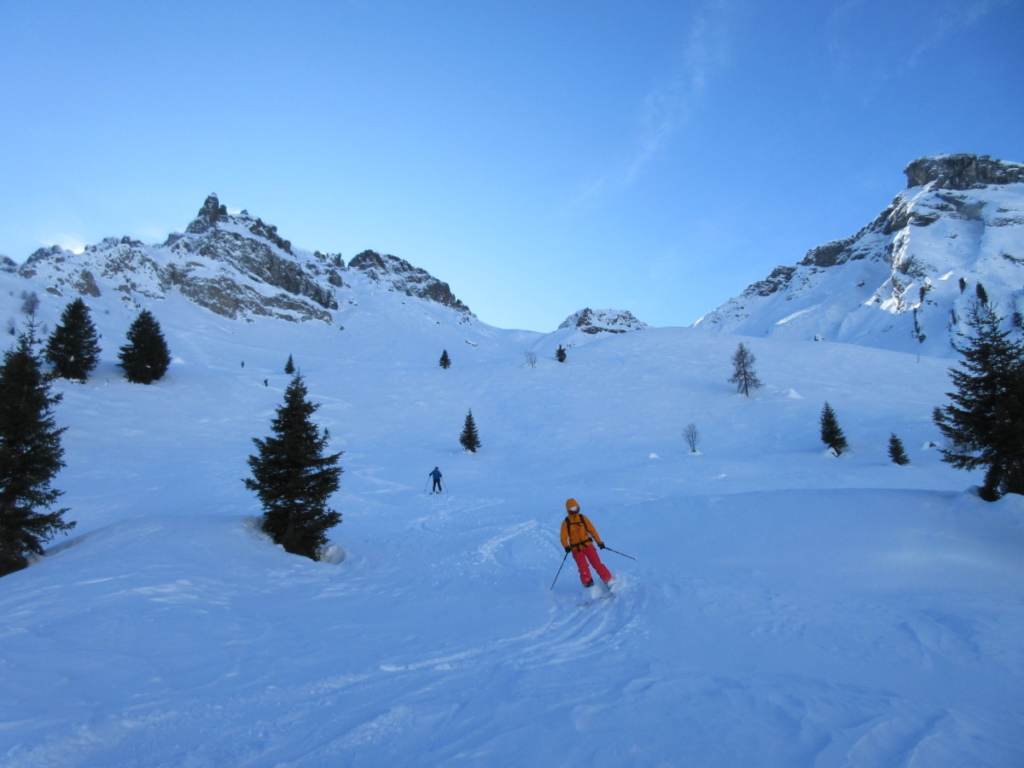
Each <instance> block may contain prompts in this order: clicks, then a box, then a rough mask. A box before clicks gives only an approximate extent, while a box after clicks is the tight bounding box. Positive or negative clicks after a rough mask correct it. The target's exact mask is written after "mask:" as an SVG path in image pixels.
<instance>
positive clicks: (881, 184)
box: [0, 0, 1024, 331]
mask: <svg viewBox="0 0 1024 768" xmlns="http://www.w3.org/2000/svg"><path fill="white" fill-rule="evenodd" d="M3 19H4V22H3V25H2V26H0V100H2V101H0V103H2V104H3V106H4V108H3V116H2V117H0V254H5V255H7V256H10V257H11V258H13V259H14V260H15V261H17V262H21V261H23V260H24V259H25V258H27V257H28V255H29V254H30V253H31V252H32V251H34V250H35V249H36V248H37V247H39V246H40V245H44V244H46V245H48V244H52V243H58V244H61V245H64V246H66V247H80V246H81V245H84V244H90V243H95V242H97V241H99V240H100V239H102V238H103V237H106V236H122V235H130V236H133V237H137V238H140V239H142V240H143V241H146V242H162V241H163V239H164V238H165V237H166V235H167V234H168V233H170V232H173V231H181V230H183V229H184V228H185V226H186V225H187V224H188V222H189V221H190V220H191V219H192V218H193V217H194V216H195V214H196V212H197V211H198V209H199V207H200V206H201V204H202V202H203V200H204V198H205V197H206V195H208V194H209V193H211V192H215V193H217V194H218V196H219V197H220V200H221V202H222V203H224V204H225V205H227V206H228V208H229V209H232V210H239V209H242V208H244V209H247V210H248V211H249V212H250V213H251V214H253V215H254V216H260V217H262V218H263V219H264V220H266V221H268V222H270V223H273V224H275V225H277V227H278V230H279V232H280V233H281V235H282V236H284V237H286V238H288V239H290V240H291V241H292V243H293V244H294V245H296V246H298V247H302V248H307V249H310V250H321V251H325V252H331V253H338V252H340V253H342V254H343V255H344V256H345V257H346V258H351V257H352V256H354V255H355V254H357V253H358V252H360V251H362V250H364V249H367V248H372V249H374V250H377V251H381V252H386V253H392V254H394V255H396V256H400V257H402V258H404V259H406V260H408V261H409V262H411V263H412V264H414V265H416V266H419V267H422V268H424V269H426V270H428V271H429V272H431V273H432V274H433V275H435V276H436V277H438V278H440V279H442V280H445V281H446V282H448V283H449V284H450V285H451V287H452V290H453V291H454V292H455V294H456V295H457V296H458V297H459V298H460V299H462V300H463V301H464V302H466V303H467V304H468V305H469V306H470V308H471V309H473V310H474V312H476V314H477V315H478V316H479V317H480V319H481V320H483V321H484V322H487V323H490V324H492V325H497V326H499V327H503V328H525V329H530V330H538V331H549V330H553V329H554V328H555V327H556V326H557V325H558V324H559V323H560V322H561V321H562V320H564V319H565V318H566V317H567V316H568V315H569V314H571V313H572V312H574V311H576V310H578V309H581V308H583V307H585V306H589V307H592V308H595V309H605V308H614V309H628V310H631V311H632V312H633V313H634V314H635V315H637V316H638V317H639V318H640V319H641V320H644V321H646V322H648V323H651V324H653V325H657V326H674V325H688V324H690V323H692V322H693V321H694V320H696V319H697V318H698V317H699V316H700V315H702V314H704V313H705V312H707V311H710V310H711V309H714V308H715V307H716V306H718V305H719V304H721V303H722V302H724V301H725V300H727V299H728V298H730V297H732V296H734V295H736V294H738V293H739V292H740V291H742V290H743V289H744V288H745V287H746V286H747V285H748V284H750V283H751V282H753V281H755V280H759V279H761V278H763V277H765V276H766V275H767V274H768V272H770V271H771V270H772V269H773V268H774V267H775V266H777V265H779V264H792V263H794V262H796V261H798V260H799V259H800V258H802V257H803V255H804V253H805V252H806V251H807V249H809V248H811V247H813V246H816V245H819V244H821V243H823V242H826V241H828V240H832V239H836V238H840V237H846V236H848V235H852V234H854V233H855V232H856V231H857V230H858V229H860V227H862V226H863V225H865V224H867V223H868V222H869V221H870V220H871V219H873V218H874V217H875V215H877V214H878V213H879V212H880V211H881V210H882V209H883V208H884V207H885V206H886V205H887V204H888V203H889V201H890V200H891V199H892V197H893V196H894V195H895V194H896V193H897V192H898V191H899V190H900V189H902V188H903V186H904V185H905V179H904V176H903V173H902V171H903V168H904V166H905V165H906V164H907V163H908V162H910V161H911V160H913V159H915V158H917V157H920V156H923V155H930V154H940V153H948V152H975V153H978V154H988V155H992V156H993V157H999V158H1002V159H1006V160H1014V161H1018V162H1024V45H1022V44H1021V39H1022V34H1024V0H977V1H975V0H927V1H920V2H919V1H918V0H908V1H907V2H901V1H900V0H848V1H844V2H833V3H829V2H818V1H817V0H813V1H812V0H807V1H806V2H795V1H786V0H782V1H781V2H777V3H761V2H756V1H755V0H718V1H712V0H703V1H695V2H688V1H687V0H675V1H674V2H661V1H660V0H652V1H648V2H638V1H637V0H634V1H633V2H625V1H619V2H611V1H606V0H588V2H575V1H574V2H559V1H558V0H547V1H546V2H541V1H540V0H536V1H533V0H520V1H519V2H511V1H503V0H497V1H495V2H483V1H482V0H480V1H478V2H470V1H468V0H461V1H455V0H451V1H449V2H435V1H432V0H419V1H418V2H412V1H411V0H409V1H401V0H393V1H392V0H379V1H373V0H350V1H349V2H344V1H343V0H334V1H333V2H304V1H303V0H291V1H290V2H287V3H285V2H261V1H260V0H247V2H233V0H221V1H220V2H209V1H208V0H206V1H204V2H193V0H180V1H178V2H161V1H160V0H151V1H150V2H146V3H138V2H134V0H133V1H132V2H124V1H122V0H112V1H108V2H103V3H98V2H85V1H84V0H81V1H79V2H71V1H69V0H67V1H57V2H51V1H50V0H33V1H32V2H28V1H26V0H6V2H4V3H3Z"/></svg>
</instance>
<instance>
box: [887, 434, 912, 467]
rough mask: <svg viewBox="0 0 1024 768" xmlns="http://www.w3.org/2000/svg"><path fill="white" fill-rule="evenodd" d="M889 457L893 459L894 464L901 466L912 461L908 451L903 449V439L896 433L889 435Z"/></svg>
mask: <svg viewBox="0 0 1024 768" xmlns="http://www.w3.org/2000/svg"><path fill="white" fill-rule="evenodd" d="M889 458H890V459H892V463H893V464H899V465H900V466H903V465H904V464H909V463H910V459H908V458H907V452H906V451H905V450H904V449H903V441H902V440H900V439H899V438H898V437H896V434H895V433H892V434H890V435H889Z"/></svg>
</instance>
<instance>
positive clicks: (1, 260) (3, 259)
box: [0, 256, 18, 272]
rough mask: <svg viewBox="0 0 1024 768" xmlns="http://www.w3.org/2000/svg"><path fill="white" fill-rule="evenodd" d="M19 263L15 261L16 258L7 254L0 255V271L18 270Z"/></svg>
mask: <svg viewBox="0 0 1024 768" xmlns="http://www.w3.org/2000/svg"><path fill="white" fill-rule="evenodd" d="M17 271H18V265H17V264H15V263H14V259H11V258H8V257H7V256H0V272H17Z"/></svg>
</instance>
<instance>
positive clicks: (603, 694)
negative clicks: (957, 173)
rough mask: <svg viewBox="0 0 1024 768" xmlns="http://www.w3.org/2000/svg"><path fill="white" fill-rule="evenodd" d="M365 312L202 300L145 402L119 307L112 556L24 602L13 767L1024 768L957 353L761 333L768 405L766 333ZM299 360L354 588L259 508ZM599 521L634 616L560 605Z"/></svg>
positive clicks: (9, 604)
mask: <svg viewBox="0 0 1024 768" xmlns="http://www.w3.org/2000/svg"><path fill="white" fill-rule="evenodd" d="M373 302H379V304H380V306H376V305H373ZM387 302H391V303H390V304H388V305H387V306H385V304H386V303H387ZM370 305H372V306H370ZM392 305H393V306H392ZM417 306H418V305H417ZM360 309H362V310H365V311H364V312H363V313H362V314H360V313H355V312H353V313H351V315H350V316H349V317H346V318H345V323H344V324H345V330H344V331H340V330H339V329H338V328H337V327H333V328H332V327H329V326H327V325H326V324H321V323H308V324H304V325H295V324H290V323H284V322H279V321H272V320H264V321H261V322H255V323H234V322H232V321H229V320H226V319H222V318H217V317H214V316H213V315H211V314H210V313H208V312H204V311H203V310H200V309H197V308H194V307H192V306H191V305H188V304H187V303H185V302H176V300H172V299H169V300H167V301H166V302H162V303H160V304H159V305H157V306H156V307H154V312H155V314H156V316H157V317H158V319H159V320H160V322H161V323H162V325H163V328H164V332H165V335H166V336H167V340H168V344H169V346H170V347H171V351H172V353H173V355H174V358H175V363H174V364H173V365H172V367H171V370H170V373H169V375H168V376H167V378H165V379H164V380H163V381H161V382H158V383H157V384H154V385H152V386H148V387H147V386H141V385H132V384H128V383H126V382H124V381H123V379H121V378H120V377H119V372H118V371H117V369H116V368H115V367H114V360H115V357H116V349H117V346H118V344H120V343H122V342H121V341H120V339H122V338H123V332H124V331H123V327H122V326H126V323H125V322H124V321H125V320H126V319H127V317H128V315H127V314H126V315H125V317H123V318H122V317H119V316H118V315H117V313H116V312H114V313H110V314H97V316H96V317H95V320H96V322H97V324H98V325H100V326H101V332H102V333H103V339H102V342H101V343H102V344H103V345H104V348H105V351H104V356H105V360H104V363H103V364H102V365H101V367H100V369H99V370H98V371H97V372H96V373H95V374H94V376H93V378H92V379H91V380H90V381H89V382H88V383H87V384H85V385H74V384H67V383H59V384H57V385H56V386H57V388H58V390H59V391H61V392H63V393H64V401H63V402H62V403H61V404H60V405H59V406H58V408H57V420H58V422H59V423H60V424H62V425H67V426H68V430H67V432H66V433H65V435H64V444H65V447H66V449H67V455H66V457H65V458H66V461H67V465H68V466H67V468H66V469H65V470H64V471H63V473H62V474H61V475H60V476H59V478H58V481H57V483H56V485H57V487H58V488H60V489H62V490H64V491H65V496H64V497H63V499H62V503H63V505H64V506H68V507H70V508H71V511H70V512H69V513H68V515H67V519H70V520H77V521H78V527H77V528H76V529H75V530H74V531H72V533H71V535H69V536H67V537H61V538H59V539H57V540H55V541H53V542H51V549H50V550H49V552H48V555H47V556H46V557H45V558H43V559H42V560H41V561H39V562H37V563H35V564H33V565H32V566H31V567H30V568H28V569H26V570H24V571H21V572H19V573H15V574H12V575H10V576H7V577H5V578H3V579H2V580H0V765H2V766H4V768H40V767H42V766H62V767H64V766H68V767H70V766H90V767H96V768H111V767H119V766H147V767H152V766H189V767H191V768H198V767H200V766H218V767H222V766H253V767H255V766H302V767H305V766H325V767H326V766H331V767H334V766H360V767H362V766H489V767H493V766H596V767H602V766H607V767H611V766H615V767H618V766H699V767H700V768H712V767H715V766H722V767H729V768H735V767H737V766H744V767H745V766H758V767H759V768H766V767H775V766H778V767H779V768H802V767H806V768H830V767H832V766H834V767H836V768H839V767H840V766H855V767H858V766H864V767H868V766H870V767H872V768H874V767H878V768H895V767H897V766H901V767H902V766H907V767H913V768H942V767H943V766H948V767H950V768H954V767H955V768H962V767H963V766H971V767H972V768H979V767H981V766H992V767H998V768H1011V767H1013V766H1022V765H1024V685H1022V683H1024V675H1022V672H1024V644H1022V642H1021V640H1022V638H1024V615H1022V608H1024V599H1022V598H1024V527H1022V521H1024V500H1022V499H1021V498H1020V497H1008V498H1006V499H1003V500H1002V501H999V502H997V503H994V504H988V503H985V502H982V501H980V500H979V499H978V498H977V497H976V496H975V495H974V493H973V492H972V491H971V486H972V485H973V484H975V483H977V482H978V481H979V479H980V478H979V477H977V476H972V475H970V474H967V473H963V472H957V471H955V470H952V469H951V468H949V467H947V466H946V465H944V464H943V463H942V462H941V461H940V454H939V452H938V451H937V450H935V449H934V447H930V443H931V442H932V441H938V440H939V435H938V431H937V430H936V429H935V428H934V426H933V425H932V424H931V411H932V408H933V407H935V406H936V405H942V404H945V403H947V402H948V398H947V397H946V396H945V394H944V393H945V392H946V391H948V390H949V389H950V384H949V381H948V378H947V375H946V371H947V368H948V367H949V365H950V361H949V360H937V359H931V358H926V357H921V358H920V359H919V358H917V357H916V356H913V355H908V354H901V353H896V352H885V351H881V350H872V349H866V348H858V347H853V346H844V345H838V344H829V343H817V344H816V343H813V342H784V341H781V340H776V339H745V341H746V343H747V345H748V347H749V348H750V350H751V351H752V352H753V353H754V354H755V355H756V357H757V362H756V363H755V369H756V371H757V373H758V376H759V377H760V378H761V380H762V381H763V382H764V383H765V387H764V388H763V389H760V390H757V391H756V392H755V393H754V394H753V396H752V397H749V398H744V397H741V396H739V395H737V394H736V393H735V387H734V386H733V385H730V384H728V383H727V381H726V380H727V379H728V378H729V376H730V375H731V373H732V370H731V357H732V354H733V352H734V351H735V348H736V345H737V343H738V341H739V340H740V339H741V338H742V337H736V336H729V335H726V334H721V335H714V336H712V335H708V334H704V333H700V332H699V331H692V330H688V329H648V330H644V331H638V332H633V333H626V334H621V335H614V336H610V335H604V336H596V337H594V336H588V337H586V338H584V337H583V335H581V334H578V332H575V331H572V330H568V329H567V330H563V331H559V332H556V333H555V334H551V335H548V336H541V335H539V334H530V333H523V332H515V331H502V330H498V329H493V328H489V327H487V326H483V325H480V324H473V325H469V326H460V325H458V324H457V323H455V322H450V318H451V317H453V315H451V314H445V313H446V312H448V311H447V310H443V309H436V310H434V309H430V310H428V314H429V312H435V313H436V317H435V316H433V315H431V316H430V317H427V318H422V320H423V322H421V321H420V320H417V321H416V323H412V322H411V321H410V323H409V324H406V325H402V323H405V322H406V321H405V320H403V319H402V318H404V317H406V315H408V316H412V315H415V316H416V317H417V318H420V315H421V310H420V309H418V308H417V307H414V306H412V305H406V304H404V303H403V302H401V301H400V300H399V298H398V297H397V296H395V295H385V294H381V295H380V296H377V297H374V298H373V301H369V300H368V301H367V302H365V304H364V306H362V307H361V308H360ZM403 312H404V313H405V314H404V315H403V314H402V313H403ZM417 323H418V324H417ZM410 329H414V330H410ZM467 341H468V342H469V343H468V344H467V343H465V342H467ZM559 344H564V345H565V346H566V347H567V348H568V350H569V354H568V358H567V360H566V362H565V363H558V362H557V361H555V359H554V351H555V348H556V347H557V346H558V345H559ZM443 348H444V349H447V350H448V352H449V354H450V355H451V358H452V367H451V369H449V370H447V371H445V370H442V369H441V368H440V367H439V366H438V359H439V357H440V355H441V351H442V349H443ZM527 351H533V352H535V353H536V355H537V364H536V366H535V367H534V366H531V365H528V364H527V363H526V361H525V360H524V352H527ZM289 354H292V355H293V356H294V359H295V362H296V364H297V365H298V366H299V368H300V369H301V371H302V373H303V375H304V376H305V379H306V383H307V386H308V387H309V391H310V398H311V399H312V400H313V401H315V402H318V403H321V404H322V405H321V408H320V410H319V411H317V413H316V415H315V417H314V418H315V419H316V420H317V422H318V423H319V424H320V425H321V426H324V427H327V428H329V429H330V433H331V436H332V441H331V448H332V450H343V451H345V454H344V456H343V457H342V459H341V464H342V465H343V467H344V469H345V473H344V474H343V475H342V477H341V487H340V490H339V492H338V493H337V494H336V496H335V497H334V498H333V501H332V503H333V506H334V507H335V508H337V509H338V510H339V511H340V512H342V513H343V515H344V521H343V523H342V524H341V525H340V526H338V527H337V528H335V529H334V530H333V531H332V541H333V542H334V544H335V546H336V549H335V550H334V552H333V555H332V559H333V560H334V562H313V561H310V560H307V559H303V558H299V557H295V556H291V555H288V554H286V553H285V552H284V551H283V550H281V549H280V548H278V547H276V546H275V545H273V544H272V543H271V542H269V541H268V540H267V539H266V538H265V537H264V536H263V535H262V534H261V533H260V532H259V526H258V520H257V518H258V516H259V514H260V509H259V507H258V504H257V502H256V499H255V497H254V496H253V494H251V493H249V492H248V491H247V490H246V489H245V488H244V486H243V484H242V480H241V478H242V477H244V476H245V475H246V473H247V471H248V468H247V466H246V457H247V456H248V455H249V454H250V453H252V452H253V449H254V447H253V444H252V442H251V438H253V437H264V436H266V435H267V434H269V430H270V419H271V417H272V416H273V413H274V409H275V408H276V407H277V406H278V405H279V404H280V402H281V397H282V392H283V389H284V387H285V386H286V385H287V383H288V377H287V376H285V375H284V373H283V372H282V368H283V366H284V363H285V361H286V359H287V357H288V355H289ZM243 362H244V366H243V365H242V363H243ZM265 380H266V385H264V381H265ZM826 400H827V401H828V402H829V403H830V404H831V405H832V407H833V408H834V410H835V412H836V415H837V417H838V420H839V424H840V426H841V427H842V429H843V430H844V432H845V433H846V436H847V438H848V439H849V442H850V446H851V451H850V453H848V454H845V455H843V456H841V457H839V458H834V457H831V456H828V455H827V454H826V452H825V450H824V446H823V445H822V444H821V442H820V440H819V437H818V430H819V427H818V420H819V416H820V412H821V408H822V406H823V404H824V402H825V401H826ZM470 408H472V411H473V415H474V418H475V421H476V424H477V427H478V431H479V434H480V439H481V442H482V448H481V450H480V452H479V453H477V454H468V453H465V452H463V451H462V450H461V448H460V446H459V442H458V437H459V434H460V431H461V429H462V426H463V419H464V417H465V415H466V413H467V411H468V410H469V409H470ZM689 423H693V424H695V425H696V427H697V428H698V429H699V432H700V443H699V451H697V452H696V453H691V452H690V450H689V447H688V446H687V444H686V442H685V441H684V439H683V437H682V432H683V430H684V428H685V427H686V426H687V424H689ZM890 432H895V433H896V434H897V435H898V436H899V437H900V438H901V439H902V440H903V442H904V444H905V445H906V448H907V453H908V454H909V457H910V460H911V463H910V464H909V465H908V466H906V467H898V466H896V465H894V464H892V463H891V462H890V461H889V459H888V456H887V453H886V451H887V443H888V438H889V434H890ZM652 457H657V458H656V459H655V458H652ZM435 465H437V466H440V468H441V471H442V472H443V473H444V482H445V492H444V493H442V494H438V495H431V494H430V493H428V492H427V489H428V477H427V473H428V472H429V471H430V470H431V469H432V468H433V467H434V466H435ZM569 497H574V498H576V499H577V500H578V501H579V502H580V505H581V507H582V510H583V512H584V513H585V514H587V515H589V516H590V517H591V519H592V520H593V522H594V523H595V524H596V526H597V527H598V529H599V531H600V533H601V535H602V536H603V538H604V539H605V541H606V542H607V544H608V545H609V547H612V548H614V549H617V550H619V551H620V552H622V553H625V554H628V555H632V556H634V557H635V558H636V560H631V559H628V558H626V557H623V556H622V555H619V554H616V553H613V552H611V551H610V550H605V551H604V552H603V553H602V556H603V559H604V562H605V563H606V564H607V565H608V566H609V567H610V568H611V569H612V571H613V573H614V574H615V581H614V587H615V590H616V595H615V597H614V598H613V599H609V600H595V601H594V602H592V603H590V604H588V605H585V606H584V607H580V604H581V603H583V602H584V601H585V598H586V596H587V595H586V591H585V590H584V589H583V587H582V585H581V583H580V580H579V578H578V576H577V574H576V571H575V567H574V566H573V563H572V560H571V559H569V560H568V562H566V564H565V567H564V568H563V569H562V571H561V573H560V574H559V576H558V579H557V581H556V582H555V584H554V587H553V588H551V584H552V580H553V579H554V578H555V575H556V573H557V572H558V568H559V564H560V563H561V562H562V559H563V555H564V553H563V551H562V548H561V546H560V544H559V542H558V527H559V525H560V523H561V520H562V518H563V517H564V503H565V500H566V499H567V498H569ZM596 589H601V587H595V590H596Z"/></svg>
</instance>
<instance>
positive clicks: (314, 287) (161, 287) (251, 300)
mask: <svg viewBox="0 0 1024 768" xmlns="http://www.w3.org/2000/svg"><path fill="white" fill-rule="evenodd" d="M0 266H2V265H0ZM6 271H14V270H13V269H7V270H6ZM17 274H18V275H20V276H21V277H24V278H30V279H31V278H35V279H36V280H38V281H40V282H43V283H44V284H45V285H46V286H47V291H48V292H49V293H52V294H55V295H58V296H67V297H71V296H75V295H88V296H92V297H99V296H101V295H106V296H108V297H109V296H111V295H114V296H119V297H120V298H121V299H122V301H123V302H124V303H125V304H126V305H129V306H131V305H139V304H142V303H144V300H145V299H154V298H156V299H163V298H167V297H168V296H169V295H171V294H172V293H174V292H177V293H179V294H181V295H182V296H184V297H185V298H187V299H189V300H190V301H192V302H194V303H195V304H198V305H200V306H202V307H206V308H207V309H209V310H211V311H212V312H215V313H217V314H218V315H223V316H225V317H229V318H232V319H245V318H250V317H253V316H260V315H262V316H269V317H276V318H279V319H283V320H291V321H296V322H298V321H306V320H320V321H322V322H325V323H331V322H332V319H333V315H332V313H334V312H335V311H337V310H338V309H339V306H340V304H341V303H342V301H344V302H345V303H349V304H354V303H356V300H355V298H354V297H353V296H351V295H349V294H351V293H352V292H353V290H355V286H356V285H357V284H366V288H367V289H368V290H376V289H379V288H383V289H385V290H387V291H396V292H399V293H404V294H405V295H407V296H412V297H416V298H420V299H423V300H426V301H430V302H435V303H437V304H441V305H443V306H445V307H448V308H450V309H452V310H454V311H455V312H456V313H457V314H458V315H459V316H460V321H465V320H468V319H470V318H473V317H474V315H473V313H472V312H471V311H470V310H469V307H467V306H466V305H465V304H463V303H462V302H461V301H459V300H458V299H457V298H456V297H455V296H454V295H453V294H452V292H451V289H450V288H449V287H448V284H447V283H443V282H441V281H440V280H438V279H437V278H435V277H433V276H431V275H430V274H428V273H427V272H425V271H424V270H422V269H418V268H416V267H413V266H412V265H411V264H409V263H408V262H406V261H404V260H402V259H399V258H397V257H395V256H388V255H381V254H377V253H374V252H373V251H364V252H363V253H361V254H359V255H358V256H356V257H355V258H353V259H352V261H351V262H350V263H349V264H348V265H347V266H346V264H345V261H344V260H343V259H342V257H341V255H340V254H324V253H321V252H320V251H314V252H312V253H310V252H309V251H304V250H300V249H297V248H293V247H292V244H291V242H290V241H288V240H285V239H284V238H283V237H281V236H280V235H279V234H278V232H277V227H275V226H273V225H272V224H267V223H266V222H264V221H263V220H262V219H260V218H253V217H252V216H250V215H249V213H248V212H247V211H241V212H240V213H234V214H233V213H228V210H227V208H226V206H224V205H222V204H221V202H220V200H219V199H218V198H217V195H210V196H209V197H207V198H206V200H205V201H204V202H203V205H202V207H201V208H200V209H199V212H198V214H197V215H196V218H195V219H193V220H192V222H191V223H189V225H188V226H187V227H186V228H185V232H184V233H174V234H172V235H170V236H169V237H168V238H167V240H166V241H165V242H164V243H163V244H161V245H147V244H144V243H142V242H140V241H138V240H134V239H132V238H128V237H123V238H120V239H118V238H107V239H105V240H103V241H102V242H100V243H99V244H97V245H91V246H88V247H87V248H86V249H85V251H84V252H83V253H81V254H74V253H72V252H70V251H66V250H64V249H62V248H60V247H58V246H53V247H52V248H42V249H40V250H38V251H36V252H35V253H33V254H32V255H31V256H30V257H29V259H28V260H27V261H26V262H25V264H24V265H22V267H21V268H19V269H17Z"/></svg>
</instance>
